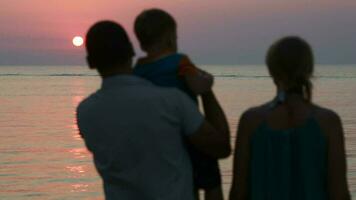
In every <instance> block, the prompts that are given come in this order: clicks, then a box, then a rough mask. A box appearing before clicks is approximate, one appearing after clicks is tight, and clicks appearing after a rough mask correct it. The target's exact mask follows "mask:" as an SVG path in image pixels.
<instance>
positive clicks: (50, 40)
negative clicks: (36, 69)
mask: <svg viewBox="0 0 356 200" xmlns="http://www.w3.org/2000/svg"><path fill="white" fill-rule="evenodd" d="M149 8H162V9H165V10H167V11H168V12H170V13H171V14H172V15H173V16H174V17H175V18H176V20H177V22H178V39H179V50H180V52H183V53H185V54H188V55H189V56H190V57H191V58H192V59H193V60H194V62H196V63H198V64H233V65H234V64H262V63H264V58H265V54H266V51H267V50H268V48H269V46H270V45H271V44H272V43H273V42H274V41H276V40H277V39H279V38H281V37H283V36H288V35H298V36H301V37H303V38H305V39H306V40H307V41H308V42H309V43H310V44H311V45H312V47H313V49H314V52H315V55H316V56H315V57H316V62H317V63H319V64H356V12H355V10H356V1H355V0H100V1H99V0H60V1H59V0H1V1H0V25H1V27H0V65H84V64H85V49H84V47H79V48H78V47H74V46H73V44H72V42H71V40H72V38H73V37H74V36H76V35H80V36H85V34H86V32H87V30H88V29H89V27H90V26H91V25H92V24H93V23H95V22H96V21H98V20H104V19H110V20H114V21H117V22H119V23H120V24H122V25H123V26H124V27H125V29H126V30H127V32H128V33H129V35H130V38H131V40H132V41H133V43H134V45H135V48H136V52H137V55H138V56H142V55H143V53H142V52H141V51H140V50H139V45H138V43H137V40H136V38H135V35H134V34H133V22H134V20H135V17H136V16H137V15H138V14H139V13H140V12H141V11H142V10H144V9H149Z"/></svg>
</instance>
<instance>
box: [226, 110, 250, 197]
mask: <svg viewBox="0 0 356 200" xmlns="http://www.w3.org/2000/svg"><path fill="white" fill-rule="evenodd" d="M248 118H249V114H248V112H247V113H244V114H243V115H242V117H241V119H240V122H239V125H238V129H237V138H236V142H235V154H234V164H233V180H232V186H231V191H230V200H247V199H248V196H249V191H248V189H249V184H248V182H249V171H250V170H249V167H250V166H249V163H250V142H249V135H250V131H251V128H249V126H250V125H249V123H250V122H249V121H250V120H249V119H248Z"/></svg>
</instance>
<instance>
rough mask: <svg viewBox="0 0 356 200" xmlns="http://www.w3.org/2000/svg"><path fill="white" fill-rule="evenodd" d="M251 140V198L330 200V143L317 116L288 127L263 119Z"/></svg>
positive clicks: (255, 199) (254, 199)
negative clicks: (274, 124) (328, 146)
mask: <svg viewBox="0 0 356 200" xmlns="http://www.w3.org/2000/svg"><path fill="white" fill-rule="evenodd" d="M250 142H251V160H250V169H251V171H250V199H251V200H326V199H327V185H326V183H327V180H326V177H327V163H326V162H327V143H326V138H325V136H324V135H323V133H322V130H321V128H320V126H319V124H318V122H317V121H316V119H315V118H313V117H309V118H308V119H307V120H306V122H305V123H304V124H303V125H301V126H298V127H296V128H290V129H286V130H273V129H271V128H270V127H269V126H268V124H267V123H266V122H263V123H262V124H261V125H260V126H259V128H258V129H257V130H256V132H255V133H254V134H253V135H252V137H251V140H250Z"/></svg>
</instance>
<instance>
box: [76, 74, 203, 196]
mask: <svg viewBox="0 0 356 200" xmlns="http://www.w3.org/2000/svg"><path fill="white" fill-rule="evenodd" d="M77 117H78V127H79V129H80V132H81V134H82V136H83V138H84V140H85V143H86V146H87V147H88V149H89V150H90V151H91V152H92V153H93V155H94V163H95V166H96V168H97V170H98V172H99V174H100V175H101V177H102V178H103V180H104V192H105V196H106V199H108V200H111V199H115V200H158V199H162V200H193V199H194V197H193V178H192V170H191V163H190V159H189V156H188V153H187V151H186V148H185V139H186V137H185V136H189V135H191V134H193V133H195V132H196V131H197V130H198V128H199V127H200V126H201V124H202V122H203V120H204V118H203V116H202V115H201V113H200V112H199V110H198V108H197V106H196V105H195V104H194V103H193V101H192V100H191V99H189V97H187V96H186V95H185V94H184V93H182V92H180V91H179V90H177V89H173V88H161V87H157V86H154V85H153V84H151V83H150V82H148V81H146V80H143V79H141V78H139V77H136V76H133V75H117V76H113V77H110V78H106V79H104V81H103V84H102V88H101V89H100V90H98V91H97V92H96V93H94V94H92V95H91V96H90V97H88V98H87V99H85V100H84V101H83V102H81V103H80V105H79V106H78V110H77Z"/></svg>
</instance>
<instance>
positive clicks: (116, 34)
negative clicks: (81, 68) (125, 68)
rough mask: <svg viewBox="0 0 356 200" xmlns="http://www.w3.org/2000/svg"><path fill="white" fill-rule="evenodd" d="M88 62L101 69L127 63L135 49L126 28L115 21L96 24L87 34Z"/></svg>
mask: <svg viewBox="0 0 356 200" xmlns="http://www.w3.org/2000/svg"><path fill="white" fill-rule="evenodd" d="M86 49H87V54H88V62H89V65H90V66H91V67H95V68H97V69H98V70H99V71H101V70H105V69H107V68H111V67H113V66H115V65H117V64H126V63H128V62H129V61H130V59H132V57H133V56H134V54H135V53H134V50H133V47H132V44H131V42H130V39H129V37H128V35H127V33H126V31H125V29H124V28H123V27H122V26H121V25H119V24H117V23H116V22H113V21H100V22H97V23H96V24H94V25H93V26H92V27H91V28H90V29H89V31H88V33H87V35H86Z"/></svg>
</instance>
